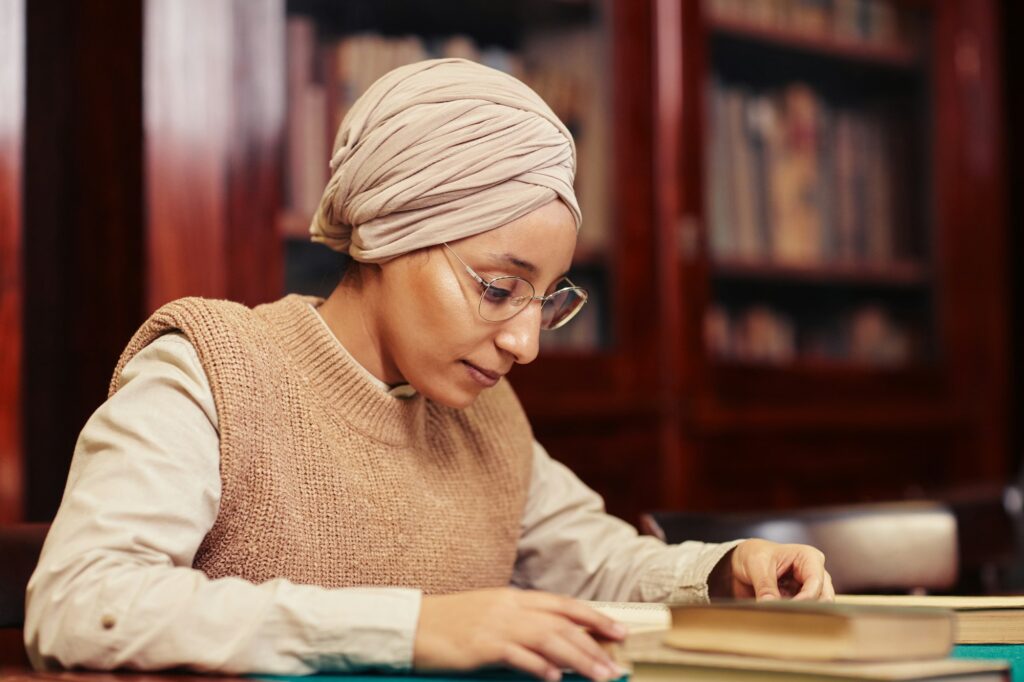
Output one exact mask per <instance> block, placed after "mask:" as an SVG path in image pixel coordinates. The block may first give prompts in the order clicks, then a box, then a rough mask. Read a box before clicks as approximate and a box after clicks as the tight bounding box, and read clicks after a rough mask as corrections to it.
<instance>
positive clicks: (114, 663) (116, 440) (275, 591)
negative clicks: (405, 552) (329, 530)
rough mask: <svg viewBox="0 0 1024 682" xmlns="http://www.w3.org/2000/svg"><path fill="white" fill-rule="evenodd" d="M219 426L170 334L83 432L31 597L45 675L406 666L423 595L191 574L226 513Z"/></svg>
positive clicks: (133, 365) (199, 379) (190, 361)
mask: <svg viewBox="0 0 1024 682" xmlns="http://www.w3.org/2000/svg"><path fill="white" fill-rule="evenodd" d="M219 464H220V457H219V441H218V433H217V415H216V410H215V407H214V403H213V397H212V394H211V392H210V388H209V384H208V382H207V379H206V375H205V373H204V372H203V370H202V367H201V365H200V364H199V360H198V358H197V357H196V353H195V350H194V349H193V348H192V346H191V344H189V343H188V341H187V340H186V339H185V338H184V337H181V336H179V335H169V336H165V337H163V338H161V339H160V340H158V341H156V342H154V343H153V344H152V345H150V346H149V347H148V348H146V349H145V350H143V351H142V352H141V353H139V354H138V355H137V356H136V357H135V358H134V359H133V360H132V361H131V362H130V363H129V364H128V365H127V366H126V367H125V369H124V372H123V374H122V388H121V389H120V390H119V391H118V392H117V393H116V394H115V395H114V396H113V397H112V398H111V399H109V400H108V401H107V402H106V403H104V404H103V405H102V406H101V407H100V408H99V409H98V410H97V411H96V413H95V414H94V415H93V416H92V418H91V419H90V420H89V422H88V423H87V424H86V426H85V428H84V429H83V431H82V434H81V436H80V438H79V441H78V444H77V446H76V448H75V455H74V459H73V461H72V465H71V472H70V474H69V477H68V484H67V488H66V490H65V493H64V499H63V502H62V503H61V507H60V510H59V511H58V513H57V516H56V518H55V520H54V522H53V526H52V528H51V530H50V534H49V536H48V537H47V540H46V545H45V547H44V549H43V553H42V556H41V557H40V562H39V566H38V568H37V569H36V572H35V574H34V576H33V577H32V580H31V582H30V584H29V590H28V595H27V614H26V623H25V640H26V646H27V648H28V651H29V654H30V656H31V658H32V660H33V662H34V663H35V665H36V666H37V667H48V668H52V667H59V666H63V667H70V666H82V667H88V668H100V669H112V668H134V669H161V668H169V667H178V666H185V667H188V668H192V669H195V670H202V671H216V672H223V673H242V672H256V671H258V672H267V673H281V674H304V673H311V672H315V671H317V670H349V669H358V668H364V667H368V666H386V667H392V668H408V667H409V666H411V664H412V653H413V640H414V636H415V630H416V623H417V619H418V617H419V608H420V593H419V592H418V591H416V590H403V589H384V590H373V589H346V590H327V589H323V588H319V587H313V586H307V585H296V584H293V583H291V582H288V581H286V580H274V581H270V582H267V583H264V584H261V585H254V584H252V583H249V582H246V581H244V580H240V579H237V578H227V579H221V580H213V581H211V580H209V579H208V578H207V577H206V576H205V575H204V574H203V573H201V572H200V571H197V570H194V569H193V568H192V560H193V558H194V556H195V552H196V550H197V548H198V547H199V544H200V543H201V542H202V540H203V538H204V536H205V535H206V533H207V532H208V531H209V529H210V528H211V527H212V525H213V522H214V520H215V519H216V516H217V513H218V508H219V503H220V473H219Z"/></svg>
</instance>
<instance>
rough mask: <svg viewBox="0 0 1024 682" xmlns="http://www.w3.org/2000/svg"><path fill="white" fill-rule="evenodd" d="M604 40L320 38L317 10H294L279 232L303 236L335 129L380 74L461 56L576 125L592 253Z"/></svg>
mask: <svg viewBox="0 0 1024 682" xmlns="http://www.w3.org/2000/svg"><path fill="white" fill-rule="evenodd" d="M601 39H602V37H601V36H600V34H599V32H598V31H596V30H594V29H593V28H592V27H590V26H589V25H582V26H578V27H568V28H564V29H560V30H558V31H537V32H533V33H530V34H528V35H527V36H526V37H524V38H523V41H522V45H521V46H520V49H518V50H516V51H511V50H507V49H503V48H497V47H486V48H481V47H479V46H478V45H477V44H476V43H475V42H474V41H473V39H472V38H470V37H468V36H465V35H453V36H448V37H445V38H439V39H431V40H427V39H425V38H423V37H421V36H417V35H411V36H402V37H393V36H384V35H380V34H376V33H361V34H353V35H346V36H342V37H340V38H336V39H322V38H320V37H318V35H317V27H316V24H315V22H314V21H313V20H312V19H311V18H309V17H307V16H303V15H295V16H291V17H289V19H288V24H287V53H288V86H287V93H288V130H287V140H286V146H287V153H286V164H285V187H284V190H285V191H284V195H285V211H286V213H287V214H288V219H284V220H282V221H281V224H282V230H283V231H285V233H286V234H290V236H295V237H303V236H305V225H307V224H308V217H309V216H310V215H312V213H313V212H314V211H315V210H316V207H317V206H318V205H319V202H320V197H321V195H322V192H323V189H324V186H325V185H326V183H327V180H328V173H329V169H328V160H329V159H330V152H331V149H332V147H333V143H334V136H335V132H336V131H337V129H338V127H339V125H340V124H341V122H342V120H343V118H344V116H345V113H346V112H347V111H348V109H349V108H350V107H351V106H352V104H353V103H354V102H355V100H356V99H357V98H358V97H359V96H360V95H361V94H362V93H363V92H364V91H365V90H366V89H367V88H368V87H369V86H370V85H371V84H372V83H373V82H374V81H375V80H377V79H378V78H379V77H380V76H382V75H384V74H385V73H387V72H388V71H390V70H392V69H394V68H397V67H399V66H402V65H405V64H408V63H412V62H416V61H420V60H424V59H432V58H441V57H462V58H466V59H470V60H473V61H476V62H479V63H482V64H485V65H487V66H490V67H492V68H496V69H499V70H501V71H505V72H507V73H510V74H512V75H514V76H516V77H517V78H519V79H520V80H522V81H524V82H525V83H527V84H528V85H530V86H531V87H532V88H533V89H534V90H536V91H537V93H538V94H540V96H541V97H542V98H543V99H544V100H545V101H546V102H547V103H548V104H549V105H550V106H551V108H552V109H553V110H554V112H555V114H557V115H558V116H559V118H561V119H562V121H563V122H564V123H565V124H566V126H567V127H568V128H569V129H570V131H572V133H573V135H574V137H575V141H576V147H577V157H578V162H577V166H578V172H577V176H576V192H577V198H578V200H579V202H580V208H581V210H582V212H583V216H584V223H585V225H584V227H583V228H582V229H581V232H580V243H581V246H582V247H584V248H586V249H587V250H590V251H600V250H602V249H604V248H606V244H607V238H608V232H609V227H608V224H607V221H608V216H607V214H608V210H607V207H608V205H607V198H608V182H609V181H608V168H609V164H608V161H607V157H608V155H609V150H608V141H609V140H610V130H609V125H610V124H609V121H608V115H607V111H608V106H607V78H605V74H606V69H604V68H603V66H602V64H603V61H602V60H603V59H604V58H605V57H604V54H603V51H602V43H601ZM296 215H297V216H299V217H298V218H295V216H296ZM290 230H295V232H294V233H292V232H291V231H290Z"/></svg>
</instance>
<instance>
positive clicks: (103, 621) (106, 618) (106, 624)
mask: <svg viewBox="0 0 1024 682" xmlns="http://www.w3.org/2000/svg"><path fill="white" fill-rule="evenodd" d="M100 625H102V626H103V629H104V630H109V629H111V628H112V627H114V626H115V625H117V619H116V618H114V617H113V616H112V615H110V614H109V613H106V614H104V615H103V617H102V618H100Z"/></svg>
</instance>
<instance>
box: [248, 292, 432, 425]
mask: <svg viewBox="0 0 1024 682" xmlns="http://www.w3.org/2000/svg"><path fill="white" fill-rule="evenodd" d="M320 303H321V300H320V299H317V298H313V297H307V296H298V295H295V294H292V295H289V296H286V297H285V298H283V299H281V300H280V301H277V302H275V303H270V304H267V305H262V306H259V307H257V308H256V312H258V313H259V314H261V315H262V316H263V317H264V318H265V319H266V320H267V321H268V322H270V323H271V326H272V327H273V329H274V333H275V335H276V336H277V337H278V338H279V339H280V341H281V346H282V348H283V349H284V350H285V352H286V353H287V354H288V356H289V359H290V360H291V361H292V362H293V363H294V364H295V367H296V369H297V370H298V371H299V373H300V374H301V376H302V381H304V382H306V383H308V384H309V385H310V387H311V388H313V390H315V391H316V392H317V393H318V394H319V395H320V398H321V399H322V400H323V401H324V406H325V407H326V408H327V409H328V411H329V412H331V413H332V414H334V415H336V416H337V417H338V418H340V419H343V420H344V421H345V422H347V423H348V424H349V425H351V426H352V427H353V428H355V429H357V430H358V431H360V432H361V433H363V434H364V435H366V436H369V437H371V438H374V439H375V440H378V441H380V442H382V443H388V444H392V445H406V444H408V443H410V442H412V441H413V440H414V439H416V438H417V437H419V436H420V435H421V434H422V432H423V425H424V409H423V408H424V400H425V399H424V398H423V396H421V395H419V394H417V395H415V396H412V397H403V398H399V397H396V396H394V395H392V394H391V393H389V392H385V391H382V390H381V388H380V385H379V383H378V382H376V381H375V378H374V377H373V376H372V375H370V374H369V373H368V372H367V370H366V369H364V368H363V367H362V366H361V365H359V364H358V363H357V362H356V361H355V360H354V359H353V358H352V356H351V355H349V353H348V352H347V351H346V350H345V348H344V347H342V345H341V344H340V343H339V341H338V339H337V338H336V337H335V336H334V334H333V333H332V332H331V330H330V328H329V327H328V326H327V325H326V324H324V321H323V320H322V319H321V318H320V315H319V313H317V312H316V311H315V310H314V309H313V308H312V307H310V306H318V305H319V304H320Z"/></svg>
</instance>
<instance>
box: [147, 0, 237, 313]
mask: <svg viewBox="0 0 1024 682" xmlns="http://www.w3.org/2000/svg"><path fill="white" fill-rule="evenodd" d="M231 15H232V8H231V3H229V2H207V1H206V0H147V2H146V5H145V20H144V34H143V51H144V55H143V60H144V65H143V82H144V84H145V85H144V100H143V101H144V113H143V120H144V129H145V139H146V159H145V171H146V206H147V211H148V214H149V215H148V230H147V244H146V264H147V280H148V290H147V292H146V308H147V310H153V309H155V308H157V307H159V306H160V305H161V304H163V303H166V302H168V301H170V300H173V299H175V298H180V297H182V296H209V297H213V298H226V297H227V294H228V287H227V276H226V275H227V273H226V270H225V268H224V264H225V263H226V262H227V257H226V248H227V245H226V239H227V228H226V225H225V217H226V215H227V197H226V193H225V185H224V182H225V179H226V178H227V145H228V131H229V129H230V124H231V120H230V118H231V106H230V97H231V94H232V88H231V70H232V59H231V53H232V52H231V51H232V44H233V43H232V31H231Z"/></svg>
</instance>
